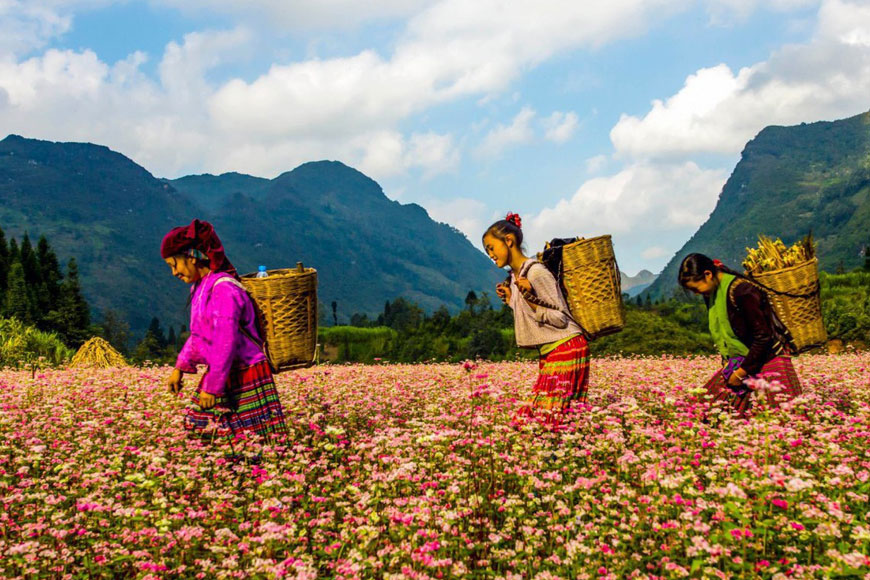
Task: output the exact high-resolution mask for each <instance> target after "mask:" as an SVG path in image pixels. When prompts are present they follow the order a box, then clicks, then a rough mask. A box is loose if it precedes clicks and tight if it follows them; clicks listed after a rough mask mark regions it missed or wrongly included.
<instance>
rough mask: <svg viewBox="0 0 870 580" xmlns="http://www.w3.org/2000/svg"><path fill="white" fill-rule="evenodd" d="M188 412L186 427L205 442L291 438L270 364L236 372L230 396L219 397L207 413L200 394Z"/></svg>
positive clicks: (262, 364) (227, 391)
mask: <svg viewBox="0 0 870 580" xmlns="http://www.w3.org/2000/svg"><path fill="white" fill-rule="evenodd" d="M201 388H202V383H201V382H200V386H199V387H197V389H196V393H195V394H194V395H193V400H192V404H191V405H190V406H188V407H187V408H186V409H185V411H184V428H185V429H187V430H188V431H190V432H191V433H192V434H194V435H197V436H200V437H202V438H204V439H209V440H214V439H235V438H237V437H240V436H242V435H259V436H261V437H264V438H266V439H268V440H270V441H274V440H277V439H281V438H283V437H286V435H287V426H286V425H285V424H284V409H283V408H282V407H281V401H280V400H278V391H277V390H276V389H275V383H274V378H273V377H272V371H271V370H270V369H269V363H268V362H266V361H263V362H260V363H257V364H255V365H252V366H249V367H246V368H241V369H233V370H232V372H231V373H230V378H229V381H228V385H227V390H226V393H225V394H224V395H223V396H221V397H216V398H215V406H214V407H212V408H211V409H208V410H203V409H202V408H200V406H199V391H200V389H201Z"/></svg>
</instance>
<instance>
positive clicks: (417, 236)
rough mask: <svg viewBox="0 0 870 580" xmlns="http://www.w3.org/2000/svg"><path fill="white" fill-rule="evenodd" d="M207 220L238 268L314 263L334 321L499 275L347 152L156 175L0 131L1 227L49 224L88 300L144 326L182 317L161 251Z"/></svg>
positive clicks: (437, 300) (137, 328)
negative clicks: (270, 165) (348, 160)
mask: <svg viewBox="0 0 870 580" xmlns="http://www.w3.org/2000/svg"><path fill="white" fill-rule="evenodd" d="M194 217H199V218H205V219H208V220H210V221H212V222H213V223H214V225H215V228H216V229H217V231H218V233H219V234H220V235H221V238H222V241H223V242H224V246H225V247H226V248H227V252H228V255H229V257H230V259H231V260H232V261H233V263H234V264H235V265H236V267H237V268H238V269H239V271H240V272H243V273H244V272H250V271H254V270H255V269H256V267H257V266H258V265H259V264H264V265H266V266H267V267H268V268H270V269H271V268H278V267H289V266H294V265H295V264H296V262H297V261H302V262H304V263H305V264H306V265H309V266H313V267H315V268H317V269H318V276H319V298H320V301H321V303H322V304H323V305H325V306H324V310H326V308H328V305H329V304H330V303H331V302H332V301H333V300H335V301H336V302H337V303H338V313H339V319H340V320H342V319H343V320H347V318H348V317H349V316H350V315H351V314H352V313H354V312H367V313H370V314H376V313H378V312H380V311H381V310H382V309H383V305H384V302H385V301H386V300H392V299H394V298H396V297H398V296H404V297H406V298H409V299H411V300H414V301H416V302H418V303H419V304H421V305H422V306H423V307H425V308H427V309H434V308H437V307H438V306H440V305H442V304H445V305H447V306H448V307H449V308H451V309H452V310H457V309H460V308H462V307H463V306H464V300H465V297H466V295H467V293H468V292H469V291H470V290H474V291H475V292H478V293H480V292H482V291H488V292H490V294H492V293H493V292H492V288H493V286H494V285H495V284H496V283H497V282H498V281H500V280H501V279H502V278H503V274H502V273H501V272H500V271H499V270H498V269H497V268H495V266H493V264H492V262H491V261H490V260H488V259H487V258H486V256H484V255H483V254H482V253H481V252H480V251H478V250H477V249H476V248H475V247H474V246H473V245H472V244H471V242H469V241H468V240H467V239H466V238H465V236H463V235H462V234H461V233H460V232H459V231H458V230H456V229H454V228H452V227H451V226H449V225H446V224H441V223H436V222H434V221H433V220H432V219H430V218H429V216H428V214H427V213H426V211H425V210H424V209H423V208H421V207H420V206H418V205H415V204H408V205H403V204H400V203H398V202H395V201H391V200H389V199H388V198H387V197H386V196H385V195H384V193H383V191H382V189H381V188H380V186H379V185H378V184H377V183H375V182H374V181H373V180H371V179H369V178H368V177H366V176H365V175H363V174H362V173H360V172H359V171H356V170H355V169H352V168H350V167H347V166H346V165H343V164H342V163H339V162H334V161H320V162H314V163H306V164H305V165H302V166H300V167H298V168H296V169H294V170H293V171H289V172H287V173H284V174H282V175H280V176H279V177H277V178H275V179H271V180H269V179H262V178H258V177H252V176H248V175H241V174H237V173H228V174H224V175H220V176H212V175H200V176H189V177H184V178H181V179H176V180H161V179H157V178H155V177H154V176H153V175H151V174H150V173H149V172H148V171H147V170H145V169H144V168H142V167H140V166H139V165H137V164H135V163H134V162H133V161H131V160H130V159H128V158H126V157H124V156H123V155H121V154H119V153H116V152H114V151H111V150H109V149H108V148H106V147H102V146H99V145H92V144H83V143H51V142H46V141H37V140H33V139H26V138H23V137H19V136H15V135H12V136H9V137H7V138H6V139H4V140H2V141H0V226H2V228H3V229H4V230H5V231H6V233H7V236H10V237H11V236H14V237H19V238H20V236H21V235H22V234H23V233H24V232H25V231H27V232H29V233H30V235H31V237H36V236H38V235H40V234H45V235H46V236H47V237H48V238H49V239H50V240H51V243H52V246H53V247H55V249H56V251H57V253H58V255H59V257H60V258H61V259H62V260H64V261H66V260H67V259H68V258H69V257H71V256H75V258H76V260H77V261H78V263H79V271H80V275H81V278H82V285H83V289H84V292H85V295H86V297H87V298H88V300H89V301H90V303H91V305H92V306H93V307H94V308H95V310H97V311H98V312H100V311H105V310H106V309H109V308H111V309H114V310H117V311H119V312H120V313H122V315H124V316H126V317H127V319H128V320H129V321H130V323H131V326H132V327H133V330H134V332H137V333H141V331H143V330H144V328H145V327H146V326H147V324H148V322H149V321H150V319H151V317H152V316H157V317H159V318H160V320H161V321H164V322H165V323H168V324H175V325H177V324H186V322H187V316H188V315H187V313H186V310H185V299H186V287H185V286H184V285H182V284H181V283H180V282H178V280H175V279H174V278H172V277H171V276H170V275H169V269H168V268H167V266H166V264H164V263H163V260H161V258H160V255H159V247H160V240H161V238H162V236H163V234H164V233H165V232H166V231H168V230H169V229H170V228H171V227H173V226H177V225H183V224H187V223H189V222H190V220H191V219H193V218H194Z"/></svg>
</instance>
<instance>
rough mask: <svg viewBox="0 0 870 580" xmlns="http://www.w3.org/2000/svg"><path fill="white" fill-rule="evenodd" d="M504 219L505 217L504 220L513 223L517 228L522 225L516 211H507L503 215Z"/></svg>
mask: <svg viewBox="0 0 870 580" xmlns="http://www.w3.org/2000/svg"><path fill="white" fill-rule="evenodd" d="M504 219H505V221H508V222H510V223H512V224H514V225H515V226H517V227H518V228H522V227H523V222H522V220H521V219H520V214H518V213H513V212H509V213H508V214H507V216H505V218H504Z"/></svg>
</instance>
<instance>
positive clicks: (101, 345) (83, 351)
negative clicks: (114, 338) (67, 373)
mask: <svg viewBox="0 0 870 580" xmlns="http://www.w3.org/2000/svg"><path fill="white" fill-rule="evenodd" d="M69 366H70V367H96V368H100V369H107V368H110V367H126V366H129V365H127V361H126V360H124V357H123V356H122V355H121V353H119V352H118V351H117V350H115V349H114V348H113V347H112V345H111V344H109V343H108V342H107V341H106V340H104V339H102V338H100V337H99V336H95V337H93V338H92V339H90V340H89V341H87V342H86V343H84V344H83V345H82V346H81V348H79V350H78V352H77V353H76V354H75V356H73V358H72V362H70V365H69Z"/></svg>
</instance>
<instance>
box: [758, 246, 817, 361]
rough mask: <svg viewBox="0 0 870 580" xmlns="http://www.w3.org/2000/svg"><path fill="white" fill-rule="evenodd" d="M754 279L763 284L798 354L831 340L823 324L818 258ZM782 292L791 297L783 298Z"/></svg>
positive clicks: (763, 274)
mask: <svg viewBox="0 0 870 580" xmlns="http://www.w3.org/2000/svg"><path fill="white" fill-rule="evenodd" d="M753 279H755V280H757V281H758V282H759V283H760V284H761V285H762V290H764V291H765V293H766V294H767V298H768V299H769V300H770V303H771V305H772V306H773V310H774V311H775V312H776V315H777V316H779V318H780V320H782V322H783V324H785V325H786V327H787V328H788V329H789V331H790V332H791V334H792V337H793V338H794V342H795V346H797V348H798V351H802V350H806V349H808V348H811V347H813V346H818V345H820V344H824V343H825V342H826V341H827V340H828V333H827V332H826V331H825V325H824V322H823V321H822V302H821V298H820V295H819V293H820V285H819V261H818V259H817V258H813V259H812V260H808V261H806V262H804V263H803V264H798V265H797V266H792V267H791V268H783V269H782V270H775V271H773V272H764V273H761V274H755V275H754V276H753ZM764 286H767V288H769V289H770V290H774V291H775V292H771V291H770V290H768V289H767V288H764ZM780 292H784V293H786V294H791V296H784V295H783V294H779V293H780Z"/></svg>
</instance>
